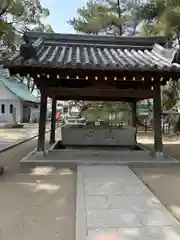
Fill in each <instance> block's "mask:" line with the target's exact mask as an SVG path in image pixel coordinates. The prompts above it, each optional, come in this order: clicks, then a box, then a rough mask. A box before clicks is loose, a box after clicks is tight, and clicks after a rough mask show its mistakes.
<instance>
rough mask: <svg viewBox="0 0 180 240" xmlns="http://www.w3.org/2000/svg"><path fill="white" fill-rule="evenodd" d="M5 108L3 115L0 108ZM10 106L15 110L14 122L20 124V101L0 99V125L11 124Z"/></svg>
mask: <svg viewBox="0 0 180 240" xmlns="http://www.w3.org/2000/svg"><path fill="white" fill-rule="evenodd" d="M2 105H4V106H5V113H2V112H1V110H2V109H1V106H2ZM10 105H13V107H14V108H15V109H16V121H17V122H21V116H22V115H21V112H22V108H21V101H20V100H18V99H17V100H5V99H4V100H1V99H0V122H1V123H6V122H7V123H12V122H13V115H12V113H10Z"/></svg>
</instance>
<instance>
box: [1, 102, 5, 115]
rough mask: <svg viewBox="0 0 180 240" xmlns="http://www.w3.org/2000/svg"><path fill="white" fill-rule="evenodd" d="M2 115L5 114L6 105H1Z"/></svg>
mask: <svg viewBox="0 0 180 240" xmlns="http://www.w3.org/2000/svg"><path fill="white" fill-rule="evenodd" d="M1 113H5V104H1Z"/></svg>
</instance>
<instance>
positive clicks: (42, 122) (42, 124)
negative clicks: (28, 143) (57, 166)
mask: <svg viewBox="0 0 180 240" xmlns="http://www.w3.org/2000/svg"><path fill="white" fill-rule="evenodd" d="M46 113H47V95H46V93H45V92H44V91H41V103H40V117H39V135H38V146H37V151H38V152H44V150H45V131H46Z"/></svg>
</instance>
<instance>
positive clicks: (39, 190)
mask: <svg viewBox="0 0 180 240" xmlns="http://www.w3.org/2000/svg"><path fill="white" fill-rule="evenodd" d="M0 196H1V198H0V212H1V218H0V226H1V231H0V239H1V240H4V239H6V237H8V240H21V239H26V238H28V239H34V240H39V239H67V240H74V239H75V206H76V169H75V167H74V166H69V167H68V168H67V167H62V168H59V169H54V168H52V167H37V168H34V169H31V171H28V172H25V173H23V174H20V173H17V172H16V173H14V174H13V173H12V175H10V174H9V173H8V174H5V175H4V176H3V177H2V178H1V181H0Z"/></svg>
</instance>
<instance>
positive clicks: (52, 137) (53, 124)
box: [50, 98, 56, 143]
mask: <svg viewBox="0 0 180 240" xmlns="http://www.w3.org/2000/svg"><path fill="white" fill-rule="evenodd" d="M55 132H56V99H55V98H52V115H51V135H50V143H55V141H56V137H55Z"/></svg>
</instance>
